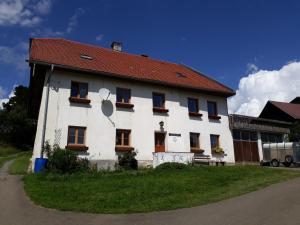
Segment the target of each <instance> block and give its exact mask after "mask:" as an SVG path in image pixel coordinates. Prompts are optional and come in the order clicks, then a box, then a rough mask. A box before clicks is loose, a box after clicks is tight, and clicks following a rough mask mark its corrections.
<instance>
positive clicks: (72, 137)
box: [68, 126, 86, 145]
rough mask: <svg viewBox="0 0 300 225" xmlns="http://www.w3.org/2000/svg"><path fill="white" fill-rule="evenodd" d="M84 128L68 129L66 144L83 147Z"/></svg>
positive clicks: (71, 127)
mask: <svg viewBox="0 0 300 225" xmlns="http://www.w3.org/2000/svg"><path fill="white" fill-rule="evenodd" d="M85 129H86V128H85V127H73V126H70V127H69V135H68V144H76V145H84V141H85Z"/></svg>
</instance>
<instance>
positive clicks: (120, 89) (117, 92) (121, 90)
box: [116, 87, 131, 104]
mask: <svg viewBox="0 0 300 225" xmlns="http://www.w3.org/2000/svg"><path fill="white" fill-rule="evenodd" d="M119 91H120V92H121V93H122V94H123V91H128V93H129V99H128V102H125V98H124V96H121V99H122V101H118V94H119ZM116 102H117V103H123V104H130V103H131V89H129V88H121V87H117V88H116Z"/></svg>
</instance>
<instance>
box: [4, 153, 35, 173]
mask: <svg viewBox="0 0 300 225" xmlns="http://www.w3.org/2000/svg"><path fill="white" fill-rule="evenodd" d="M31 156H32V152H24V153H23V154H20V155H19V156H17V157H16V159H15V160H14V162H13V163H12V164H11V166H10V168H9V173H10V174H13V175H24V174H26V173H27V169H28V165H29V160H30V157H31Z"/></svg>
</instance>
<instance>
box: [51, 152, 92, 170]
mask: <svg viewBox="0 0 300 225" xmlns="http://www.w3.org/2000/svg"><path fill="white" fill-rule="evenodd" d="M88 169H89V161H88V160H87V159H80V158H78V157H77V155H76V153H75V152H73V151H70V150H67V149H61V148H59V147H58V146H55V147H54V148H53V150H52V151H51V152H50V153H49V154H48V170H49V171H53V172H57V173H74V172H78V171H87V170H88Z"/></svg>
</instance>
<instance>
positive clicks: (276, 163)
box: [271, 159, 280, 167]
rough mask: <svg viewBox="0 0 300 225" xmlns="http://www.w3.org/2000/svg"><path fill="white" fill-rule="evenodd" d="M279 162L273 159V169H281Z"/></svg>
mask: <svg viewBox="0 0 300 225" xmlns="http://www.w3.org/2000/svg"><path fill="white" fill-rule="evenodd" d="M279 164H280V163H279V161H278V160H277V159H272V161H271V165H272V166H273V167H279Z"/></svg>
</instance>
